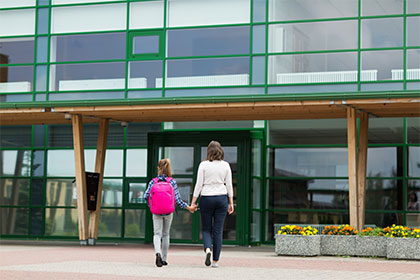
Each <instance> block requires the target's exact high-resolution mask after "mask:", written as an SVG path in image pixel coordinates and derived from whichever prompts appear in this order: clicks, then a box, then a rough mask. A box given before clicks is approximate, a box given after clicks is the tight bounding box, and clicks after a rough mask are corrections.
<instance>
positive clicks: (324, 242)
mask: <svg viewBox="0 0 420 280" xmlns="http://www.w3.org/2000/svg"><path fill="white" fill-rule="evenodd" d="M356 244H357V240H356V236H355V235H351V236H343V235H321V255H324V256H355V255H356Z"/></svg>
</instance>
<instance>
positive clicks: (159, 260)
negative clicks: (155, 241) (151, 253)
mask: <svg viewBox="0 0 420 280" xmlns="http://www.w3.org/2000/svg"><path fill="white" fill-rule="evenodd" d="M162 265H163V261H162V257H161V256H160V254H159V253H156V266H157V267H162Z"/></svg>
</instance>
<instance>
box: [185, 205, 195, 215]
mask: <svg viewBox="0 0 420 280" xmlns="http://www.w3.org/2000/svg"><path fill="white" fill-rule="evenodd" d="M187 210H188V211H190V213H191V214H193V213H194V212H195V211H197V205H195V204H191V206H187Z"/></svg>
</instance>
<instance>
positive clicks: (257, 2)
mask: <svg viewBox="0 0 420 280" xmlns="http://www.w3.org/2000/svg"><path fill="white" fill-rule="evenodd" d="M253 4H254V9H253V15H252V18H253V19H252V21H253V22H263V21H265V7H266V0H254V1H253Z"/></svg>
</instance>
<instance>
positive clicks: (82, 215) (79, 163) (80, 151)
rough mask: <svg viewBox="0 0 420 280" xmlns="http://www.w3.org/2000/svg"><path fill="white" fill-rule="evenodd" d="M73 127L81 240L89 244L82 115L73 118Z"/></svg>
mask: <svg viewBox="0 0 420 280" xmlns="http://www.w3.org/2000/svg"><path fill="white" fill-rule="evenodd" d="M71 121H72V126H73V147H74V162H75V165H76V166H75V167H76V168H75V171H76V189H77V216H78V218H79V240H80V241H81V243H82V241H84V242H87V239H88V210H87V192H86V174H85V154H84V143H83V118H82V116H81V115H73V116H72V117H71Z"/></svg>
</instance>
